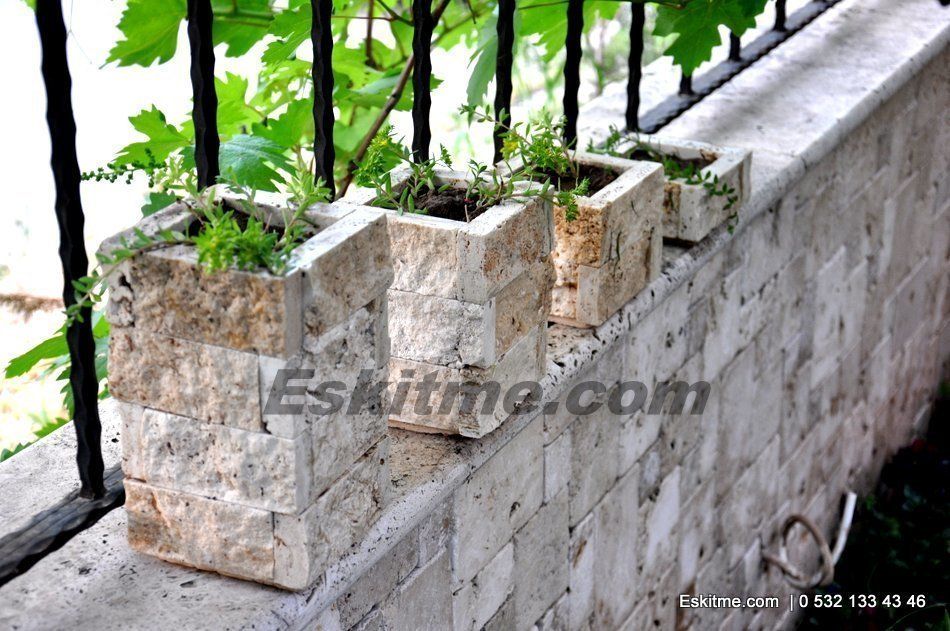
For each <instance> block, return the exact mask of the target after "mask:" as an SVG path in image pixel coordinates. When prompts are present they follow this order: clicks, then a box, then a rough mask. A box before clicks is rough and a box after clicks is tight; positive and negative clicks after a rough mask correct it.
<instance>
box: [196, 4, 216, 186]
mask: <svg viewBox="0 0 950 631" xmlns="http://www.w3.org/2000/svg"><path fill="white" fill-rule="evenodd" d="M213 20H214V14H213V13H212V11H211V0H188V44H189V46H190V48H191V90H192V94H193V98H194V107H193V109H192V114H191V118H192V120H193V121H194V124H195V166H196V167H197V170H198V186H200V187H202V188H204V187H206V186H211V185H212V184H214V183H215V181H216V180H217V179H218V175H219V173H220V171H219V167H218V149H219V147H220V140H219V139H218V96H217V94H216V93H215V90H214V42H213V41H212V38H211V23H212V21H213Z"/></svg>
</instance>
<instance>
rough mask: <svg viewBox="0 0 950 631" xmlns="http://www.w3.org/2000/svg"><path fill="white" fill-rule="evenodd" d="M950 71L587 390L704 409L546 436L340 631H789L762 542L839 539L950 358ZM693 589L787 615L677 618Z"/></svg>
mask: <svg viewBox="0 0 950 631" xmlns="http://www.w3.org/2000/svg"><path fill="white" fill-rule="evenodd" d="M947 68H950V55H948V54H946V53H944V54H943V55H942V56H941V57H940V58H939V59H938V60H937V61H935V62H933V63H932V64H931V65H930V66H929V67H928V68H927V69H926V70H925V71H924V72H922V73H921V74H920V75H919V76H917V77H916V78H914V79H913V80H912V81H910V82H909V83H908V84H906V85H905V86H903V87H902V88H901V89H900V90H899V91H898V93H897V94H896V95H895V96H894V97H892V98H891V99H889V100H888V101H887V102H886V103H885V104H884V105H883V106H881V107H880V108H879V109H878V110H877V111H875V112H874V113H873V114H872V115H871V116H870V118H869V119H868V120H867V121H866V122H864V123H863V124H862V125H860V126H859V127H858V128H857V129H855V130H854V131H853V132H852V133H850V134H849V135H848V137H847V138H846V139H845V140H844V142H843V143H842V144H841V145H840V146H838V147H837V148H835V149H834V151H832V152H831V153H830V154H828V155H827V156H826V157H825V158H823V159H822V160H821V161H820V162H818V163H817V164H815V165H814V166H811V167H809V168H808V169H807V171H806V172H805V174H804V176H803V177H802V178H801V179H800V180H799V181H798V182H797V183H796V184H795V185H794V186H793V187H792V188H791V190H789V191H788V193H787V194H785V195H784V196H783V197H782V199H781V200H780V201H779V202H778V203H776V204H774V205H773V206H771V207H770V208H768V209H767V210H766V211H765V212H763V213H761V214H759V215H758V216H756V217H754V218H753V219H752V220H751V221H748V222H747V223H746V224H745V225H744V226H743V227H742V228H741V229H740V230H739V231H738V232H737V234H736V235H735V237H734V238H733V239H732V240H730V241H729V243H728V245H727V246H726V247H724V248H722V249H720V250H719V251H718V252H716V253H715V254H713V255H712V256H711V257H710V259H709V260H708V261H707V262H706V263H705V264H704V265H703V267H702V269H701V270H700V271H699V272H698V273H697V274H696V275H695V276H694V277H693V278H692V279H690V280H689V282H686V283H684V284H682V285H680V286H679V287H678V288H677V289H676V290H674V291H673V292H672V293H671V294H670V295H669V296H668V297H666V299H665V300H663V301H662V302H660V303H659V304H657V305H656V306H655V307H654V308H653V310H652V311H651V312H650V313H649V314H647V315H646V316H645V317H643V318H642V319H641V320H640V321H639V322H637V323H636V324H634V325H633V326H632V327H631V328H630V329H629V331H627V332H626V333H625V334H623V335H620V336H619V337H618V339H617V340H616V341H615V342H614V343H613V344H611V345H610V346H609V347H607V348H606V349H604V350H603V351H602V352H601V353H599V354H598V356H597V358H595V359H594V361H592V362H591V363H590V364H589V365H587V366H585V368H584V370H583V371H582V373H581V374H580V375H579V376H577V377H576V378H575V379H574V382H575V383H577V382H581V381H585V380H591V379H596V380H601V381H603V382H605V383H608V384H611V383H617V382H619V381H623V380H639V381H643V382H646V383H648V384H652V383H655V382H657V381H667V380H684V381H687V382H690V383H692V382H695V381H698V380H704V381H708V382H710V384H711V386H712V390H711V395H710V398H709V402H708V404H707V406H706V409H705V411H704V412H703V414H702V415H696V416H694V415H689V414H682V415H645V414H643V413H642V412H638V413H637V414H636V415H634V416H632V417H627V418H624V417H617V416H615V415H613V414H610V413H609V412H607V411H606V408H605V409H604V413H598V414H595V415H592V416H585V417H578V418H575V417H571V416H570V415H569V414H567V412H566V411H561V412H559V413H557V414H553V415H541V416H538V417H536V418H534V419H533V420H531V421H530V422H529V423H527V425H526V426H525V427H524V428H523V429H522V430H521V431H520V432H519V433H518V434H517V436H515V437H514V439H512V440H511V441H510V442H509V443H508V444H506V445H505V446H504V447H503V448H502V449H501V450H500V451H498V452H497V453H495V454H494V455H493V456H492V457H491V458H490V459H489V460H488V461H487V462H486V463H485V464H484V465H482V466H481V467H480V468H478V470H476V471H475V472H474V473H473V474H472V475H471V476H470V477H469V478H468V479H467V480H466V481H465V483H464V484H462V485H461V487H460V488H458V489H457V490H455V492H454V493H453V494H452V496H451V497H450V498H449V499H448V500H447V501H446V502H445V503H444V504H443V505H442V506H440V507H439V508H438V509H437V510H436V511H434V512H433V513H432V514H431V515H430V516H429V517H428V518H427V520H426V522H425V523H424V524H423V525H421V526H420V527H419V528H418V529H417V530H416V531H414V532H413V534H412V536H410V537H407V538H405V539H403V540H402V541H400V542H399V543H398V544H397V545H396V546H395V547H394V549H393V550H392V551H391V552H390V553H389V554H388V555H387V556H386V557H385V558H384V559H383V560H382V561H380V562H379V563H378V564H377V566H376V568H375V569H374V570H373V571H370V572H368V573H367V575H366V576H365V577H364V578H361V579H359V580H358V581H357V582H356V583H355V584H354V585H353V586H352V587H351V588H350V589H349V590H348V591H347V593H346V594H345V595H344V596H342V597H341V598H340V599H339V600H337V601H336V603H334V605H333V607H332V608H331V610H330V612H329V613H328V614H326V615H327V616H328V618H331V619H333V620H334V621H335V620H336V617H337V616H338V617H339V620H340V622H341V624H342V627H343V628H349V627H351V626H355V627H356V628H360V629H369V628H380V626H378V625H381V627H382V628H392V629H408V628H432V627H430V626H429V625H433V626H434V627H439V628H441V627H442V626H443V625H446V626H447V622H448V621H449V620H451V621H452V622H453V623H454V627H455V628H456V629H479V628H482V627H486V628H493V629H511V628H517V629H527V628H530V627H531V626H532V625H536V626H537V628H540V629H548V628H557V629H566V628H567V629H581V628H592V629H607V628H617V627H622V628H630V629H638V628H660V629H672V628H674V627H685V626H689V625H692V626H693V628H697V629H710V628H716V625H719V624H720V623H722V622H724V621H727V623H728V624H727V628H744V629H749V628H753V629H756V628H771V627H772V626H773V625H775V624H776V623H779V622H788V621H787V620H784V619H783V615H784V614H785V612H786V610H787V602H788V594H790V593H792V591H791V588H790V587H788V586H787V585H786V584H785V583H784V582H783V580H782V578H781V576H780V574H779V573H778V572H777V571H776V570H774V569H772V570H769V569H768V568H767V567H766V566H765V565H764V564H763V562H762V557H761V553H762V550H763V548H774V547H775V546H776V542H777V538H776V537H777V533H778V532H779V531H780V528H781V524H782V522H783V521H784V519H785V518H786V517H787V516H788V515H789V514H791V513H793V512H801V513H804V514H806V515H808V516H810V517H812V518H813V519H815V520H816V522H817V523H818V524H819V525H820V527H821V528H822V530H823V531H824V532H825V534H826V535H827V536H828V538H829V540H831V541H832V542H833V541H834V534H835V531H836V530H837V525H838V517H839V504H840V500H841V497H842V495H843V494H844V493H845V492H846V491H847V490H848V489H854V490H856V491H857V492H859V493H861V492H865V491H867V490H869V489H870V488H871V484H872V483H873V481H874V480H875V478H876V475H877V473H878V471H879V470H880V468H881V466H882V464H883V463H884V461H885V459H886V458H887V457H888V456H889V455H890V454H892V453H893V452H894V451H895V450H896V449H897V448H898V447H900V446H902V445H904V444H906V443H907V442H908V441H909V440H911V437H912V436H913V435H914V433H915V432H919V431H920V430H921V429H922V427H923V423H924V422H925V421H926V419H927V413H928V409H929V404H930V401H931V398H932V396H933V395H934V392H935V389H936V387H937V384H938V380H939V373H940V366H941V360H942V359H945V358H946V357H947V352H946V344H947V341H948V340H947V337H948V334H950V326H948V320H947V315H948V307H950V302H948V301H947V300H946V292H947V284H948V283H947V279H948V276H947V272H948V260H947V247H948V236H950V197H948V177H947V169H948V164H947V162H948V157H950V155H948V151H947V147H948V146H950V135H948V127H947V114H946V111H943V110H941V104H943V105H945V104H946V103H948V102H950V91H948V86H950V75H948V73H947ZM668 254H669V255H670V256H671V257H672V256H675V255H676V254H678V253H677V252H674V251H669V252H668ZM941 340H942V343H943V346H941ZM941 348H942V349H943V350H941ZM569 386H570V384H565V385H564V386H563V387H562V390H566V389H568V388H569ZM563 407H564V406H563V405H562V406H561V408H563ZM687 410H688V406H687ZM812 545H813V544H811V543H810V542H809V541H807V540H806V541H804V542H801V547H802V549H803V550H804V551H805V552H806V553H812V554H805V557H810V556H815V555H814V554H813V552H814V551H813V550H811V549H810V548H809V546H812ZM793 552H794V551H793ZM811 569H812V571H813V570H814V569H816V568H811ZM679 594H717V595H729V596H746V595H749V596H766V595H769V596H780V597H781V599H782V600H781V602H782V604H783V607H782V608H780V609H773V610H767V609H766V610H760V611H756V610H752V609H744V610H729V609H694V610H688V609H679V608H678V607H677V599H678V595H679Z"/></svg>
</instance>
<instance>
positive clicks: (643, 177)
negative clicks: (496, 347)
mask: <svg viewBox="0 0 950 631" xmlns="http://www.w3.org/2000/svg"><path fill="white" fill-rule="evenodd" d="M575 157H576V160H577V162H579V163H580V164H586V165H591V166H595V167H601V168H605V169H608V170H612V171H615V172H617V173H619V176H618V177H617V179H615V180H614V181H613V182H611V183H610V184H608V185H607V186H605V187H604V188H602V189H601V190H599V191H597V192H595V193H594V194H593V195H591V196H589V197H584V196H582V197H578V199H577V205H578V209H577V217H576V218H575V219H574V220H573V221H568V220H567V218H566V215H565V212H566V211H565V209H564V208H560V207H558V208H555V211H554V226H555V236H556V247H555V251H554V265H555V269H556V271H557V283H556V285H555V289H554V298H553V303H552V308H551V315H552V316H553V317H554V320H555V321H559V322H560V321H563V322H566V323H572V322H573V323H578V324H581V325H594V326H596V325H599V324H601V323H602V322H603V321H604V320H606V319H607V318H609V317H610V316H611V315H612V314H613V313H614V312H615V311H617V309H619V308H620V307H621V306H623V305H624V304H625V303H626V302H627V301H628V300H630V299H631V298H632V297H633V296H635V295H636V293H637V292H638V291H640V290H641V289H642V288H643V287H645V286H646V284H647V283H648V282H650V281H651V280H653V279H654V278H656V277H657V276H658V275H659V273H660V264H661V249H662V244H661V230H660V222H661V220H662V217H661V208H662V206H661V204H662V182H663V175H662V174H663V169H662V168H661V167H660V166H659V165H657V164H653V163H649V162H636V161H633V160H623V159H621V158H615V157H612V156H606V155H598V154H593V153H585V152H578V153H576V154H575Z"/></svg>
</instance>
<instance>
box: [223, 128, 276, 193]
mask: <svg viewBox="0 0 950 631" xmlns="http://www.w3.org/2000/svg"><path fill="white" fill-rule="evenodd" d="M220 162H221V173H222V174H223V175H225V176H226V177H227V178H228V179H229V180H231V181H233V182H234V183H235V184H238V185H240V186H246V187H249V188H251V189H255V190H259V191H271V192H276V191H277V184H278V183H283V182H284V178H283V177H282V176H281V175H280V174H279V173H278V172H277V171H276V170H275V168H280V169H283V170H284V171H291V170H292V169H293V167H292V166H291V164H290V161H289V160H288V159H287V156H286V155H284V148H283V147H281V146H280V145H278V144H277V143H275V142H273V141H271V140H268V139H267V138H261V137H259V136H248V135H247V134H238V135H237V136H234V137H233V138H231V139H230V140H228V141H226V142H223V143H221V151H220Z"/></svg>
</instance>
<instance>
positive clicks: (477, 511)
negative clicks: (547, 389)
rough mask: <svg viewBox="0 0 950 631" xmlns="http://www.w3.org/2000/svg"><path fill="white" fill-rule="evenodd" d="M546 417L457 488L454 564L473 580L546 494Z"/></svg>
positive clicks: (460, 579) (458, 578) (458, 577)
mask: <svg viewBox="0 0 950 631" xmlns="http://www.w3.org/2000/svg"><path fill="white" fill-rule="evenodd" d="M543 477H544V476H543V453H542V445H541V422H540V419H537V420H535V421H533V422H532V423H530V424H529V425H528V426H527V427H525V428H524V429H523V430H521V432H520V433H519V434H518V435H517V436H515V437H514V438H513V439H512V440H511V442H509V443H508V444H507V445H505V446H504V447H503V448H502V449H501V450H500V451H498V452H497V453H496V454H495V455H494V456H492V457H491V458H490V459H489V460H488V461H487V462H486V463H485V464H484V465H483V466H482V467H481V468H480V469H478V470H477V471H475V472H474V473H473V474H472V476H471V477H470V478H469V479H468V481H467V482H465V484H464V485H462V487H461V488H460V489H459V490H458V491H457V492H456V495H455V503H454V506H455V507H454V513H455V523H456V528H457V540H456V545H455V546H453V548H454V549H453V554H454V555H455V558H454V561H453V564H452V567H453V570H454V574H455V584H456V586H461V584H463V583H465V582H466V581H469V580H471V579H472V578H473V577H474V576H475V575H476V574H478V572H479V570H481V569H482V568H483V567H485V565H486V564H487V563H488V562H489V561H490V560H491V559H492V558H494V556H495V555H496V554H498V552H499V551H500V550H501V549H502V548H503V547H504V546H505V544H506V543H507V542H508V541H509V540H510V539H511V537H512V536H513V535H514V533H515V532H516V531H517V530H518V529H519V528H521V527H522V526H523V525H524V524H525V523H526V522H527V521H528V519H529V518H530V517H531V516H532V515H533V514H534V513H535V512H536V511H537V510H538V507H540V505H541V498H542V495H543V492H544V490H543V484H542V481H543Z"/></svg>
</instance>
